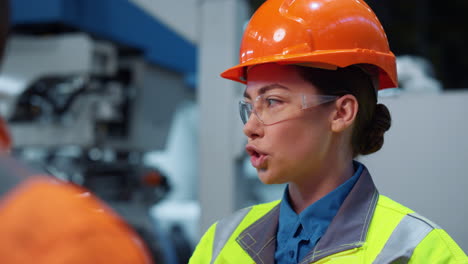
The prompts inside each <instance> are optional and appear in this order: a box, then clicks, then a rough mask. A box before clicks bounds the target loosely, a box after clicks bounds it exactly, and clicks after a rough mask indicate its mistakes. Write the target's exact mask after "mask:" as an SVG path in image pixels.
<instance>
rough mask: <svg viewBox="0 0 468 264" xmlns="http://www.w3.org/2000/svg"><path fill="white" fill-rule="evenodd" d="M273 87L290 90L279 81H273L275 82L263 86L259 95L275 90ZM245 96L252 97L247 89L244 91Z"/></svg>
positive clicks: (259, 90)
mask: <svg viewBox="0 0 468 264" xmlns="http://www.w3.org/2000/svg"><path fill="white" fill-rule="evenodd" d="M273 89H284V90H288V91H289V88H288V87H286V86H283V85H281V84H279V83H273V84H269V85H266V86H263V87H262V88H260V89H258V95H262V94H264V93H266V92H268V91H270V90H273ZM244 98H247V99H252V98H251V97H250V95H249V93H248V92H247V89H246V90H245V91H244Z"/></svg>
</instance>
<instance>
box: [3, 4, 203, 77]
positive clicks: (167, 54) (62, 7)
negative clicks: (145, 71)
mask: <svg viewBox="0 0 468 264" xmlns="http://www.w3.org/2000/svg"><path fill="white" fill-rule="evenodd" d="M11 8H12V24H13V25H28V24H47V23H61V24H64V25H67V26H71V27H74V28H77V29H78V30H81V31H84V32H88V33H90V34H92V35H95V36H98V37H100V38H104V39H107V40H110V41H113V42H116V43H120V44H124V45H127V46H129V47H133V48H136V49H139V50H141V51H143V53H144V56H145V58H146V59H147V60H148V61H149V62H151V63H154V64H157V65H160V66H162V67H165V68H168V69H172V70H175V71H177V72H180V73H184V74H186V75H193V74H194V73H195V71H196V46H195V45H194V44H192V43H190V42H189V41H187V40H186V39H184V38H183V37H181V36H179V35H178V34H176V33H175V32H174V31H172V30H171V29H169V28H168V27H167V26H166V25H164V24H163V23H161V22H159V21H157V20H156V19H155V18H154V17H152V16H151V15H149V14H148V13H146V12H145V11H144V10H142V9H141V8H140V7H138V6H135V4H133V3H131V2H129V1H128V0H12V4H11Z"/></svg>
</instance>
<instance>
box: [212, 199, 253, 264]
mask: <svg viewBox="0 0 468 264" xmlns="http://www.w3.org/2000/svg"><path fill="white" fill-rule="evenodd" d="M251 209H252V208H251V207H248V208H244V209H242V210H239V211H237V212H236V213H234V215H232V216H231V217H229V218H226V219H223V220H221V221H219V222H218V223H217V224H216V231H215V237H214V241H213V252H212V254H211V262H210V264H213V263H214V261H215V260H216V258H217V257H218V255H219V253H220V252H221V250H222V249H223V247H224V245H226V243H227V241H228V240H229V238H230V237H231V235H232V233H233V232H234V230H236V228H237V226H238V225H239V224H240V223H241V222H242V219H244V217H245V216H246V215H247V214H248V213H249V211H250V210H251Z"/></svg>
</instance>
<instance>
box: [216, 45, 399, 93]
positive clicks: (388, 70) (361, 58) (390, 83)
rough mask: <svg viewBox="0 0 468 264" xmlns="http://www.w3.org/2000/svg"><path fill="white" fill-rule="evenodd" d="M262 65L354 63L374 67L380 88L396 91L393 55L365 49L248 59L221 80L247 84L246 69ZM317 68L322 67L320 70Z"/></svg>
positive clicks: (325, 66)
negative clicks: (377, 72)
mask: <svg viewBox="0 0 468 264" xmlns="http://www.w3.org/2000/svg"><path fill="white" fill-rule="evenodd" d="M265 63H279V64H304V63H306V64H310V65H313V64H317V65H319V66H318V67H319V68H327V66H330V65H331V66H337V67H342V68H343V67H347V66H351V65H355V64H371V65H375V66H377V67H378V68H379V70H380V71H379V82H380V89H385V88H395V87H397V86H398V80H397V77H396V76H397V73H396V67H395V55H394V54H393V53H392V52H390V51H389V52H388V53H383V52H377V51H373V50H368V49H349V50H326V51H320V50H318V51H314V52H312V53H306V54H294V55H288V54H286V55H273V56H264V57H259V58H254V59H251V60H248V61H246V62H244V63H241V64H239V65H236V66H234V67H232V68H229V69H227V70H226V71H224V72H223V73H221V77H223V78H226V79H229V80H233V81H237V82H240V83H243V84H246V83H247V76H246V73H247V71H246V69H247V68H248V67H249V66H255V65H260V64H265ZM320 65H323V67H321V66H320Z"/></svg>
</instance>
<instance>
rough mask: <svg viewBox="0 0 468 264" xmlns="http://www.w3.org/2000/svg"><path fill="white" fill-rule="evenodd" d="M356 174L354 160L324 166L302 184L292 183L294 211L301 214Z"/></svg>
mask: <svg viewBox="0 0 468 264" xmlns="http://www.w3.org/2000/svg"><path fill="white" fill-rule="evenodd" d="M353 174H354V167H353V162H352V160H349V161H348V162H333V163H329V164H328V163H327V162H324V164H323V165H322V166H321V168H320V169H318V170H317V171H316V172H315V173H314V175H308V176H307V177H306V178H305V179H304V180H303V181H301V182H290V183H289V185H288V188H289V189H288V191H289V199H290V202H291V206H292V207H293V209H294V211H295V212H296V213H297V214H299V213H300V212H302V211H303V210H304V209H305V208H307V207H308V206H309V205H311V204H313V203H315V202H316V201H318V200H320V199H321V198H322V197H324V196H325V195H327V194H328V193H330V192H331V191H333V190H334V189H336V188H337V187H338V186H340V185H341V184H342V183H344V182H345V181H346V180H348V179H349V178H351V177H352V176H353Z"/></svg>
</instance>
